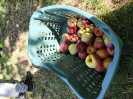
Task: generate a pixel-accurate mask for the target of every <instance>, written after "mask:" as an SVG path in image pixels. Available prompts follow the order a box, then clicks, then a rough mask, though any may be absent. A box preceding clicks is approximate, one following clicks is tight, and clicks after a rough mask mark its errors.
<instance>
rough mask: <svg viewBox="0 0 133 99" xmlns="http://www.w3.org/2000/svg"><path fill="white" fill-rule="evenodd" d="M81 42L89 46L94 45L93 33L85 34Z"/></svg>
mask: <svg viewBox="0 0 133 99" xmlns="http://www.w3.org/2000/svg"><path fill="white" fill-rule="evenodd" d="M81 40H82V42H84V43H86V44H87V45H92V43H93V42H94V36H93V34H92V33H84V34H82V36H81Z"/></svg>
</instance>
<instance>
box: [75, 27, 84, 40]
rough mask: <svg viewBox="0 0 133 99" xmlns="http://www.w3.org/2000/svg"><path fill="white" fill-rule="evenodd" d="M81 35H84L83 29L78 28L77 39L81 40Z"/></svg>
mask: <svg viewBox="0 0 133 99" xmlns="http://www.w3.org/2000/svg"><path fill="white" fill-rule="evenodd" d="M83 33H85V29H84V28H80V29H79V30H78V32H77V35H78V37H79V38H81V35H82V34H83Z"/></svg>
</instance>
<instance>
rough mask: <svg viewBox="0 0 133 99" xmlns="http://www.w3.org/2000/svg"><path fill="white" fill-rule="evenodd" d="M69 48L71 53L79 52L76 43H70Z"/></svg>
mask: <svg viewBox="0 0 133 99" xmlns="http://www.w3.org/2000/svg"><path fill="white" fill-rule="evenodd" d="M68 50H69V52H70V54H71V55H76V54H77V51H76V44H70V45H69V47H68Z"/></svg>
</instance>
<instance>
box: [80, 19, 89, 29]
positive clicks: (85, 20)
mask: <svg viewBox="0 0 133 99" xmlns="http://www.w3.org/2000/svg"><path fill="white" fill-rule="evenodd" d="M88 24H89V20H87V19H84V18H80V19H78V22H77V26H78V27H79V28H82V27H83V28H86V27H88Z"/></svg>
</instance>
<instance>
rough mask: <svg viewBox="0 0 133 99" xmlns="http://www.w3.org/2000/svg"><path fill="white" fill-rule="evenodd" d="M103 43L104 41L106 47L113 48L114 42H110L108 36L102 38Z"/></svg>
mask: <svg viewBox="0 0 133 99" xmlns="http://www.w3.org/2000/svg"><path fill="white" fill-rule="evenodd" d="M104 43H105V46H106V47H107V48H109V49H114V44H113V43H111V41H110V38H109V37H106V38H105V39H104Z"/></svg>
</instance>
